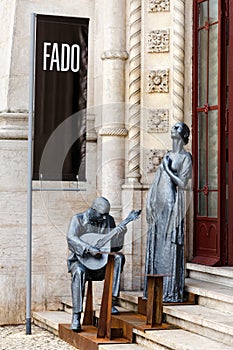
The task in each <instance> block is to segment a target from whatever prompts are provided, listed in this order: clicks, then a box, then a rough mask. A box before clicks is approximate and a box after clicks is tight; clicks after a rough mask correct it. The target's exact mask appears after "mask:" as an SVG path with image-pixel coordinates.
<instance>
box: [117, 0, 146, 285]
mask: <svg viewBox="0 0 233 350" xmlns="http://www.w3.org/2000/svg"><path fill="white" fill-rule="evenodd" d="M129 11H130V13H129V18H130V23H129V24H130V33H129V45H130V48H129V143H128V147H129V148H128V168H127V181H126V183H125V184H124V186H123V192H122V196H123V199H122V202H123V214H124V216H126V215H127V213H129V212H130V211H131V210H132V209H142V208H141V206H142V198H141V197H142V186H141V184H140V182H139V180H140V177H141V174H140V114H141V113H140V112H141V106H140V103H141V91H140V85H141V0H130V1H129ZM124 252H125V254H126V259H127V272H126V273H125V276H126V278H124V279H123V288H124V289H126V290H140V288H141V277H140V276H141V272H142V271H141V269H142V266H141V265H142V252H141V218H139V219H138V220H137V221H134V222H133V223H131V224H130V225H129V227H128V232H127V235H126V237H125V245H124Z"/></svg>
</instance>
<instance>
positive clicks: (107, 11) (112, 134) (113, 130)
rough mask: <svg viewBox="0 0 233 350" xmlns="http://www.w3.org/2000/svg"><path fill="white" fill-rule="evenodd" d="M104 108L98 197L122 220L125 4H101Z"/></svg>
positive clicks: (122, 1) (111, 1)
mask: <svg viewBox="0 0 233 350" xmlns="http://www.w3.org/2000/svg"><path fill="white" fill-rule="evenodd" d="M102 9H103V12H104V13H103V18H104V35H103V53H102V60H103V108H102V127H101V129H100V130H99V135H100V136H101V157H102V159H101V169H100V173H101V179H102V180H101V181H102V182H101V184H99V185H100V189H101V194H102V195H103V196H105V197H107V198H108V200H109V201H110V203H111V208H112V210H111V211H112V214H113V215H114V216H115V218H116V220H117V221H119V220H120V219H121V209H122V203H121V186H122V183H123V181H124V180H123V179H124V175H125V170H124V167H125V162H124V158H125V146H124V144H125V142H124V138H125V136H126V135H127V133H128V131H127V130H126V129H125V113H124V110H125V103H124V102H125V60H126V59H127V58H128V54H127V52H126V51H125V0H118V1H115V0H104V1H103V6H102Z"/></svg>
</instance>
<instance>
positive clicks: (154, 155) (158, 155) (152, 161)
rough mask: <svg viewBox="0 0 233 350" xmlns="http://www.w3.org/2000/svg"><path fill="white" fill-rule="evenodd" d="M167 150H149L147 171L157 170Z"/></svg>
mask: <svg viewBox="0 0 233 350" xmlns="http://www.w3.org/2000/svg"><path fill="white" fill-rule="evenodd" d="M166 152H167V150H164V149H150V150H149V151H148V152H147V173H154V172H156V170H157V169H158V167H159V165H160V163H161V161H162V159H163V157H164V155H165V153H166Z"/></svg>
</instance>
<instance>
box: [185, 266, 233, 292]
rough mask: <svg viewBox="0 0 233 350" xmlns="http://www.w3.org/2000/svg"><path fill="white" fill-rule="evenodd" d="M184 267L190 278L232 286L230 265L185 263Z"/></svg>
mask: <svg viewBox="0 0 233 350" xmlns="http://www.w3.org/2000/svg"><path fill="white" fill-rule="evenodd" d="M186 269H187V272H188V275H189V277H191V278H194V279H198V280H201V281H205V282H213V283H215V284H221V285H225V286H229V287H233V267H232V266H221V267H213V266H205V265H199V264H193V263H187V264H186Z"/></svg>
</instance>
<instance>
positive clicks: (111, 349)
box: [99, 344, 156, 350]
mask: <svg viewBox="0 0 233 350" xmlns="http://www.w3.org/2000/svg"><path fill="white" fill-rule="evenodd" d="M153 349H156V348H153ZM99 350H148V348H147V347H145V346H141V345H139V344H113V345H108V344H105V345H99Z"/></svg>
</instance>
